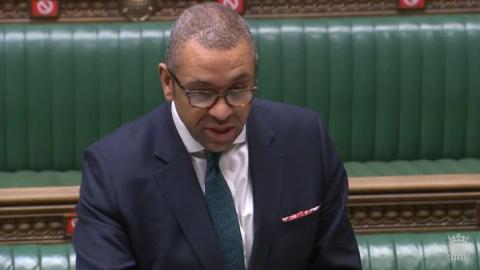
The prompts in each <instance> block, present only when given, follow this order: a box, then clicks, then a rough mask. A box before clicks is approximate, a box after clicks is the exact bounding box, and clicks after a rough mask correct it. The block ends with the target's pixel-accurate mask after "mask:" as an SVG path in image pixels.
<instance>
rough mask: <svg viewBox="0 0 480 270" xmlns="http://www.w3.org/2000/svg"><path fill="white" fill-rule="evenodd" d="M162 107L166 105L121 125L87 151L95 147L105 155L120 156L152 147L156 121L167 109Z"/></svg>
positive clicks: (87, 149)
mask: <svg viewBox="0 0 480 270" xmlns="http://www.w3.org/2000/svg"><path fill="white" fill-rule="evenodd" d="M162 107H165V106H164V105H160V106H159V107H157V108H156V109H154V110H152V111H151V112H148V113H146V114H144V115H143V116H140V117H139V118H137V119H135V120H132V121H131V122H128V123H126V124H124V125H122V126H120V127H119V128H117V129H116V130H114V131H113V132H112V133H110V134H108V135H106V136H105V137H103V138H102V139H100V140H98V141H96V142H95V143H93V144H92V145H90V146H88V147H87V148H86V151H89V150H90V149H93V148H95V149H97V150H98V151H100V152H102V154H103V155H106V156H118V155H132V154H135V152H138V151H139V150H140V149H144V148H150V146H151V145H153V144H154V132H155V126H156V125H157V123H156V122H158V121H159V120H160V118H161V116H162V115H163V114H164V113H165V111H166V109H165V108H162ZM149 145H150V146H149ZM150 149H152V148H150Z"/></svg>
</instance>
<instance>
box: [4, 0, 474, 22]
mask: <svg viewBox="0 0 480 270" xmlns="http://www.w3.org/2000/svg"><path fill="white" fill-rule="evenodd" d="M204 1H205V0H187V1H167V0H61V1H59V2H60V15H59V16H58V18H54V19H32V18H31V17H30V2H31V0H5V1H1V3H0V22H3V23H44V22H111V21H148V20H150V21H158V20H173V19H174V18H175V17H177V16H178V15H179V14H180V13H181V12H182V10H183V9H184V8H186V7H188V6H191V5H193V4H195V3H198V2H204ZM245 8H246V9H245V14H244V15H245V17H247V18H298V17H344V16H387V15H399V14H402V15H410V14H412V15H418V14H444V13H478V12H480V0H468V1H458V0H427V5H426V7H425V9H421V10H413V11H404V10H400V9H398V0H335V1H334V0H327V1H325V0H308V1H307V0H287V1H265V0H245Z"/></svg>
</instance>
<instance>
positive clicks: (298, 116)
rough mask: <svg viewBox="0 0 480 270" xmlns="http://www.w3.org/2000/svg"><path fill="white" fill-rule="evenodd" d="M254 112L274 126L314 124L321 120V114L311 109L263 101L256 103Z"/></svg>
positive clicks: (259, 100)
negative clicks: (278, 124)
mask: <svg viewBox="0 0 480 270" xmlns="http://www.w3.org/2000/svg"><path fill="white" fill-rule="evenodd" d="M252 112H253V113H256V114H258V115H261V116H262V117H264V118H265V119H267V120H268V122H270V123H272V124H275V123H280V124H282V126H283V125H285V124H294V123H305V124H312V121H314V122H318V119H319V118H320V119H321V117H320V114H319V113H318V112H316V111H313V110H311V109H307V108H303V107H299V106H296V105H291V104H286V103H281V102H275V101H267V100H262V99H258V100H256V101H255V103H254V106H253V108H252Z"/></svg>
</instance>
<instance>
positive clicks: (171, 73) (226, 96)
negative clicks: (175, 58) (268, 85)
mask: <svg viewBox="0 0 480 270" xmlns="http://www.w3.org/2000/svg"><path fill="white" fill-rule="evenodd" d="M168 73H169V74H170V76H171V77H172V78H173V80H174V81H175V83H176V84H178V86H180V88H181V89H182V90H183V92H185V95H187V97H188V102H189V103H190V106H192V107H194V108H198V109H208V108H211V107H213V106H214V105H215V104H216V103H217V102H218V99H219V98H220V97H225V102H226V103H227V104H228V106H230V107H234V108H243V107H246V106H248V105H250V104H251V103H252V102H253V99H254V98H255V95H256V93H257V91H258V88H257V86H253V87H250V88H248V89H247V88H245V89H230V90H227V91H225V92H223V93H221V94H220V93H218V92H215V91H209V90H206V91H202V90H191V89H187V88H186V87H184V86H183V85H182V84H181V83H180V81H179V80H178V78H177V76H176V75H175V74H174V73H173V72H172V71H171V70H168ZM206 92H208V93H212V94H214V95H216V98H215V100H214V101H213V102H212V104H211V105H210V106H205V107H199V106H196V105H194V104H192V100H191V99H190V96H191V95H192V94H197V93H206ZM238 92H252V98H251V99H250V101H249V102H247V103H245V104H242V105H234V104H231V103H230V101H229V100H228V95H229V94H230V93H238Z"/></svg>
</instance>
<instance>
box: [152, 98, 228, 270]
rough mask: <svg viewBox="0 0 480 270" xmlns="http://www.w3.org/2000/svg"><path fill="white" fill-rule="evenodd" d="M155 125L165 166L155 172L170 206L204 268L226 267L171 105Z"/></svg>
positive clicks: (159, 155) (158, 152)
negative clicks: (174, 119)
mask: <svg viewBox="0 0 480 270" xmlns="http://www.w3.org/2000/svg"><path fill="white" fill-rule="evenodd" d="M164 107H166V108H167V109H164V111H163V112H162V113H161V115H160V117H159V118H161V120H160V121H159V123H158V127H157V128H156V132H158V134H157V135H156V139H157V142H156V146H155V155H156V156H157V157H158V158H160V159H161V160H162V161H163V162H164V164H165V165H164V166H163V167H162V168H161V169H160V170H159V171H158V172H157V174H156V175H155V177H156V181H157V182H158V184H159V185H160V188H161V190H162V193H163V195H164V196H165V198H166V200H167V202H168V204H169V207H170V208H171V209H172V212H173V213H174V215H175V217H176V218H177V220H178V222H179V224H180V227H181V228H182V230H183V232H184V233H185V237H186V238H187V240H188V241H189V243H190V245H191V247H192V248H193V250H194V251H195V253H196V254H197V256H198V258H199V260H200V261H201V262H202V264H203V267H204V268H205V269H223V268H224V266H223V260H222V254H221V251H220V248H219V246H218V243H217V241H216V238H215V232H214V229H213V226H212V224H211V221H210V218H209V217H210V216H209V213H208V209H207V206H206V203H205V199H204V195H203V193H202V190H201V189H200V186H199V184H198V181H197V179H196V178H197V177H196V175H195V172H194V170H193V166H192V161H191V158H190V155H189V154H188V152H187V150H186V148H185V146H184V145H183V143H182V141H181V139H180V136H179V135H178V133H177V132H176V129H175V126H174V123H173V120H172V117H171V112H170V106H164Z"/></svg>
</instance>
